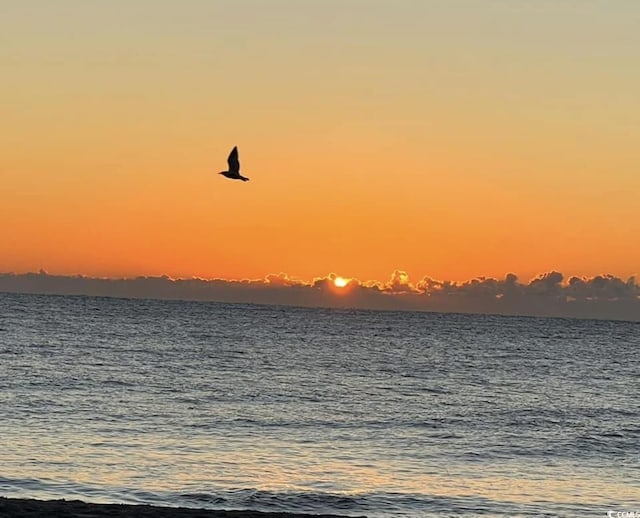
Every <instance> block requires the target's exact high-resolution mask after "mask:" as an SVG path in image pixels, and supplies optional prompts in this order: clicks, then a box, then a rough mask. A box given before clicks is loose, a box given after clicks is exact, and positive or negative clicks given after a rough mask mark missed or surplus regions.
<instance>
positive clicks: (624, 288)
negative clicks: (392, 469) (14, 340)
mask: <svg viewBox="0 0 640 518" xmlns="http://www.w3.org/2000/svg"><path fill="white" fill-rule="evenodd" d="M336 279H339V280H338V282H336ZM341 285H343V286H341ZM0 291H4V292H14V293H39V294H57V295H87V296H105V297H122V298H151V299H183V300H196V301H212V302H231V303H255V304H273V305H292V306H306V307H331V308H358V309H378V310H398V311H435V312H457V313H484V314H501V315H530V316H554V317H573V318H597V319H613V320H632V321H640V284H638V282H637V280H636V278H635V277H630V278H628V279H626V280H624V279H621V278H619V277H616V276H613V275H610V274H602V275H596V276H594V277H577V276H572V277H569V278H565V276H564V275H563V274H562V273H560V272H556V271H551V272H546V273H542V274H540V275H538V276H536V277H534V278H533V279H531V280H530V281H528V282H521V281H520V280H519V279H518V277H517V276H516V275H514V274H512V273H509V274H507V275H506V276H505V277H504V279H495V278H488V277H477V278H474V279H471V280H468V281H463V282H458V281H441V280H436V279H432V278H430V277H424V278H422V279H420V280H419V281H417V282H415V283H414V282H412V281H411V280H410V278H409V275H408V274H407V273H406V272H404V271H402V270H395V271H394V272H393V273H392V274H391V277H390V278H389V280H387V281H385V282H380V281H364V282H363V281H360V280H358V279H347V278H341V277H338V276H336V275H335V274H333V273H331V274H329V275H327V276H326V277H319V278H315V279H314V280H313V281H311V282H307V281H303V280H300V279H296V278H292V277H289V276H288V275H287V274H285V273H279V274H269V275H267V276H266V277H265V278H264V279H255V280H250V279H242V280H228V279H201V278H190V279H173V278H170V277H168V276H160V277H134V278H121V279H111V278H94V277H86V276H83V275H74V276H64V275H50V274H48V273H47V272H46V271H44V270H41V271H40V272H37V273H23V274H15V273H4V274H0Z"/></svg>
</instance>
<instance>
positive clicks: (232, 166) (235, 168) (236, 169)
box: [227, 146, 240, 174]
mask: <svg viewBox="0 0 640 518" xmlns="http://www.w3.org/2000/svg"><path fill="white" fill-rule="evenodd" d="M227 163H228V164H229V172H230V173H236V174H238V173H240V161H239V160H238V147H237V146H236V147H234V148H233V149H232V150H231V153H229V158H227Z"/></svg>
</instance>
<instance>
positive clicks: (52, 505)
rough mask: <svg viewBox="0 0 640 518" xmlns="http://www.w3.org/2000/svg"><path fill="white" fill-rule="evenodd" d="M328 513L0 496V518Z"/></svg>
mask: <svg viewBox="0 0 640 518" xmlns="http://www.w3.org/2000/svg"><path fill="white" fill-rule="evenodd" d="M338 516H339V515H335V514H333V515H331V514H297V513H263V512H258V511H212V510H207V509H186V508H180V507H155V506H150V505H126V504H88V503H86V502H81V501H79V500H26V499H22V498H4V497H0V517H2V518H103V517H108V518H295V517H305V518H310V517H313V518H336V517H338Z"/></svg>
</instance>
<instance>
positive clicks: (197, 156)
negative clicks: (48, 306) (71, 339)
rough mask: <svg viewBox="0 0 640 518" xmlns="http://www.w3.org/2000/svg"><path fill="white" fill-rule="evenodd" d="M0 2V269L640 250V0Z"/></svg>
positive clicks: (631, 262) (439, 261)
mask: <svg viewBox="0 0 640 518" xmlns="http://www.w3.org/2000/svg"><path fill="white" fill-rule="evenodd" d="M15 4H18V3H15ZM213 4H215V5H213ZM532 4H533V3H532ZM2 10H3V12H1V13H0V14H1V16H0V20H1V21H0V25H1V27H0V28H1V29H2V34H3V39H4V40H3V45H2V48H1V49H0V65H1V66H2V68H3V70H4V73H3V81H2V83H1V84H0V95H2V99H3V106H2V115H1V116H2V119H3V124H2V125H1V126H0V189H1V191H2V203H1V204H0V243H2V245H1V246H2V248H1V250H0V272H2V271H5V272H6V271H14V272H25V271H30V270H31V271H34V270H38V269H40V268H44V269H46V270H47V271H49V272H51V273H59V274H74V273H83V274H86V275H98V276H134V275H161V274H168V275H171V276H174V277H190V276H199V277H205V278H207V277H223V278H258V277H264V276H265V275H266V274H268V273H270V272H280V271H284V272H287V273H288V274H289V275H292V276H297V277H301V278H306V279H310V278H313V277H315V276H319V275H325V274H327V273H328V272H332V271H333V272H338V273H339V274H342V275H345V276H347V277H358V278H360V279H363V280H366V279H387V278H388V277H389V275H390V273H391V272H392V271H393V270H395V269H402V270H405V271H407V272H409V274H410V275H411V276H412V278H415V279H418V278H421V277H423V276H425V275H429V276H432V277H434V278H440V279H458V280H459V279H468V278H471V277H474V276H477V275H485V276H498V277H502V276H503V275H504V274H505V273H506V272H514V273H517V274H518V275H520V276H522V277H524V278H528V277H533V276H534V275H536V274H537V273H539V272H543V271H549V270H552V269H556V270H559V271H562V272H564V273H565V274H567V275H595V274H598V273H603V272H607V273H612V274H614V275H618V276H622V277H625V276H629V275H632V274H637V273H638V272H639V271H640V204H639V203H637V198H638V193H639V192H640V174H639V165H640V148H639V147H638V145H637V144H638V143H637V129H638V127H639V126H638V123H639V122H640V98H639V97H638V95H637V92H638V91H640V71H639V69H638V67H637V66H636V65H637V63H638V62H640V36H639V35H638V31H637V30H636V29H637V27H636V26H635V25H634V23H633V20H637V19H638V17H640V6H639V5H638V4H637V3H636V2H631V1H621V2H619V3H617V4H616V9H615V11H614V10H613V9H611V7H610V5H609V4H607V3H605V2H585V3H582V4H580V3H573V5H572V3H566V4H565V3H563V4H562V5H560V4H558V3H557V2H546V1H542V2H537V3H535V5H524V4H523V3H509V2H500V1H487V2H450V3H449V2H429V1H424V2H413V1H408V0H406V1H402V2H398V4H397V5H396V4H394V5H393V6H392V5H391V3H388V2H382V1H372V2H368V3H366V2H361V1H355V0H351V1H347V2H320V1H318V2H306V3H299V2H291V1H284V0H281V1H277V2H274V3H272V4H270V6H269V8H267V6H266V5H265V3H260V2H257V1H255V2H251V1H244V2H226V1H222V2H217V3H208V2H200V1H197V0H190V1H188V2H181V3H175V4H174V5H173V6H168V5H164V4H161V5H160V6H159V7H158V5H157V3H154V2H150V1H147V0H139V1H137V2H133V3H131V4H130V5H126V6H125V5H124V3H122V4H119V3H113V4H104V5H101V6H97V5H88V4H86V3H78V2H73V1H63V2H60V4H57V3H56V6H53V5H51V6H45V5H42V4H41V3H38V2H29V1H25V2H24V3H22V2H21V3H19V5H14V6H10V7H6V6H5V7H3V8H2ZM5 78H6V79H5ZM234 145H238V147H239V150H240V159H241V163H242V171H243V174H245V175H246V176H249V177H250V178H251V181H250V182H248V183H241V182H233V181H230V180H227V179H224V178H222V177H221V176H219V175H216V174H215V173H217V172H218V171H221V170H223V169H225V168H226V157H227V154H228V152H229V150H230V149H231V148H232V147H233V146H234Z"/></svg>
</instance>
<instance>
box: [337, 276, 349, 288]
mask: <svg viewBox="0 0 640 518" xmlns="http://www.w3.org/2000/svg"><path fill="white" fill-rule="evenodd" d="M333 284H334V285H335V287H336V288H344V287H345V286H346V285H347V284H349V280H348V279H345V278H344V277H336V278H335V279H333Z"/></svg>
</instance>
